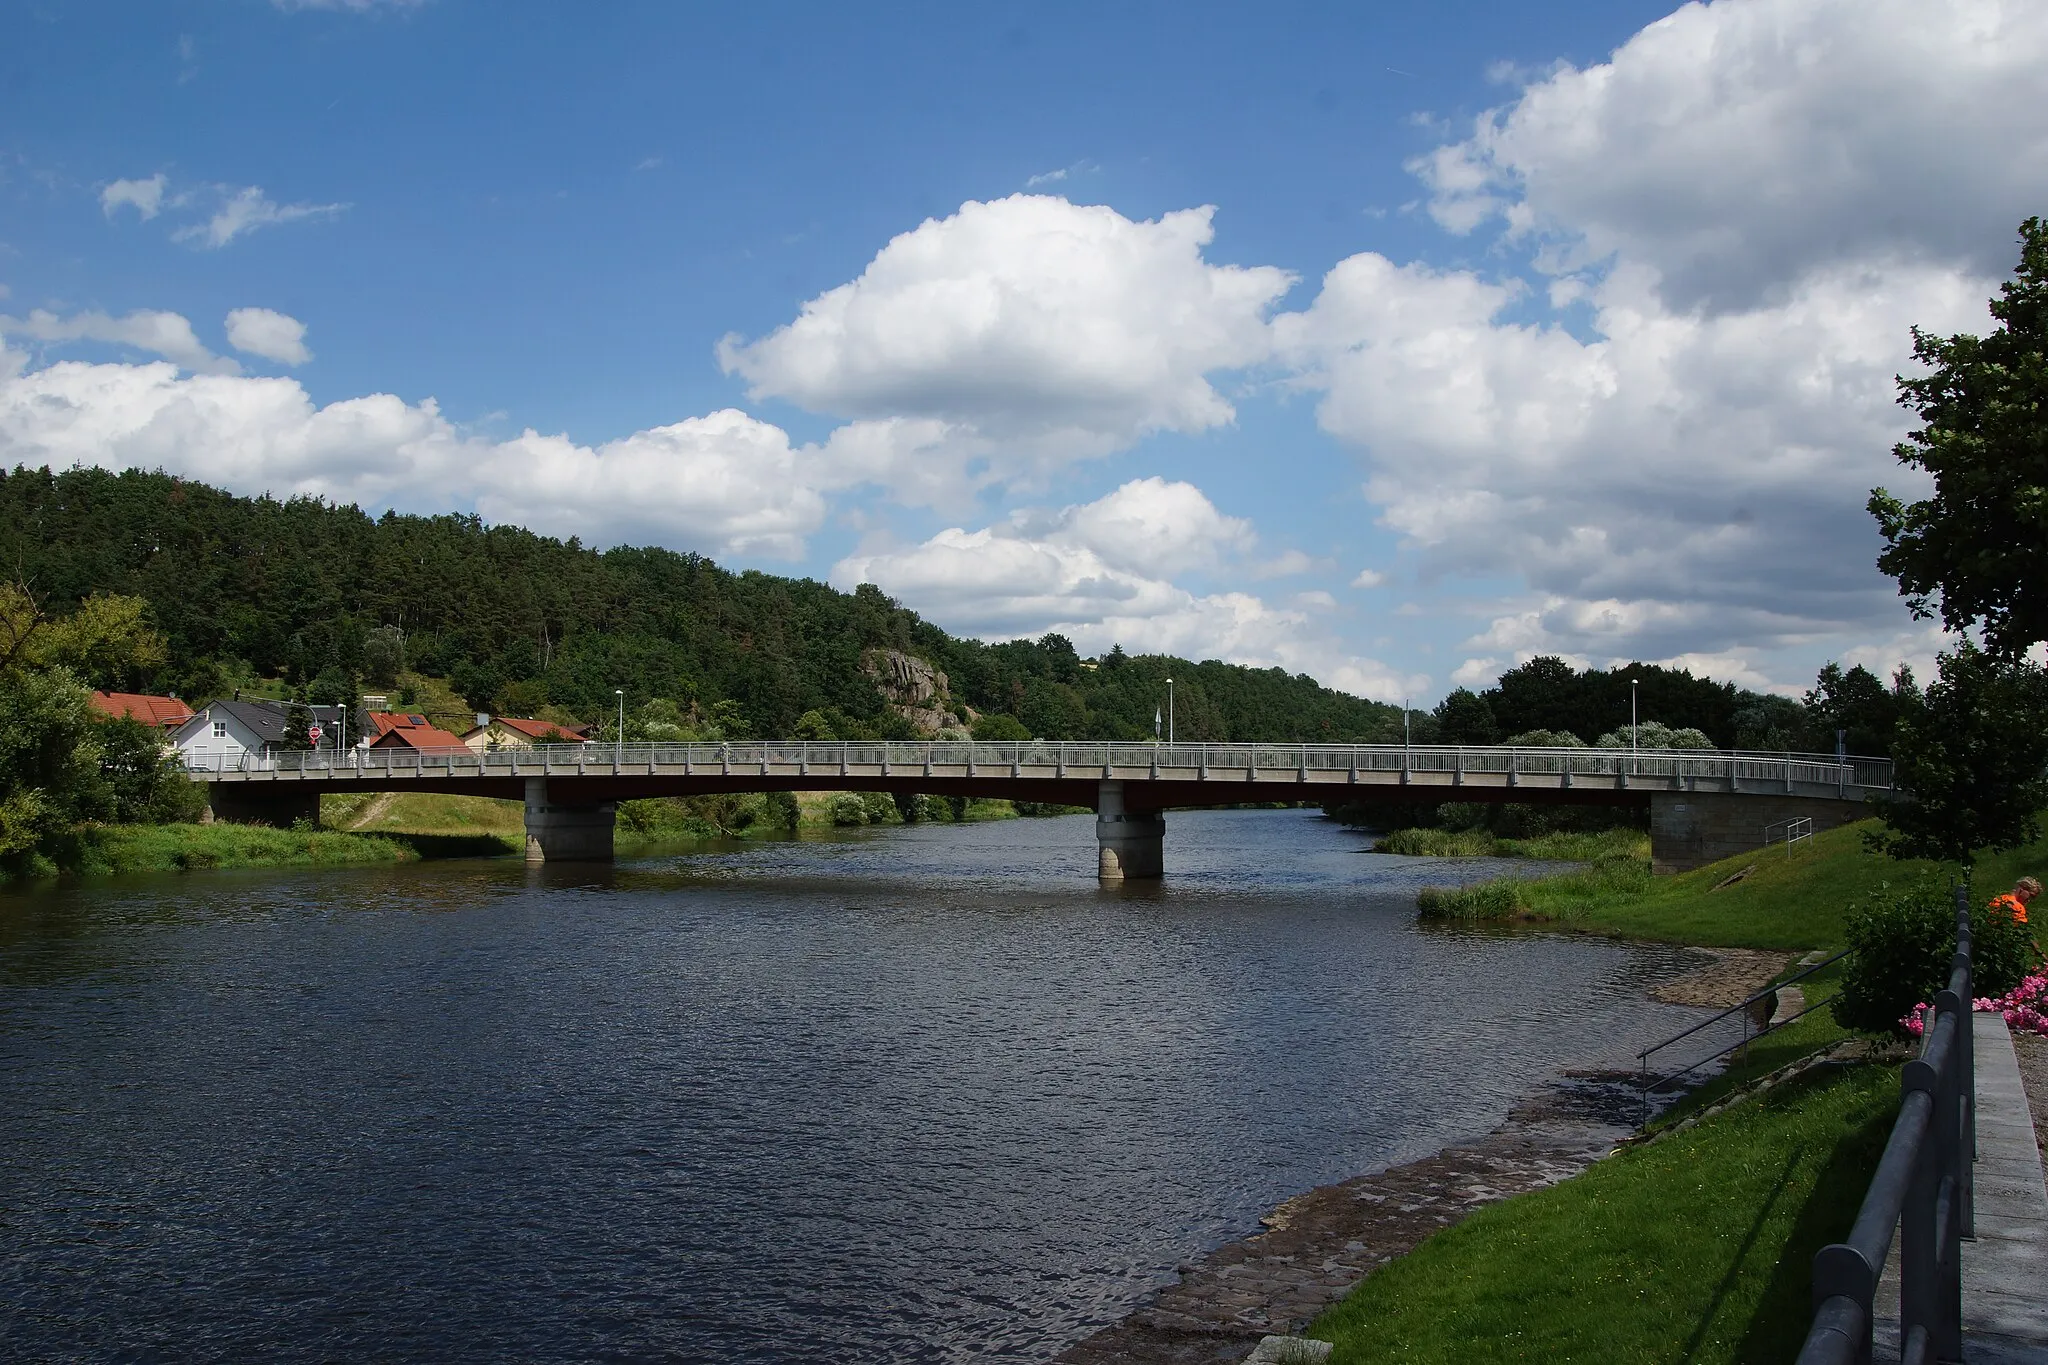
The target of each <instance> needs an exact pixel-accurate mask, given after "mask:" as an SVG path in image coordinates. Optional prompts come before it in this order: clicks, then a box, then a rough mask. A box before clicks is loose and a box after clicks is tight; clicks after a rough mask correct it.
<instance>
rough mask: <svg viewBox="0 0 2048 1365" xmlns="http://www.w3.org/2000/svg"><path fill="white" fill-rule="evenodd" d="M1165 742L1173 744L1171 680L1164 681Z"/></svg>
mask: <svg viewBox="0 0 2048 1365" xmlns="http://www.w3.org/2000/svg"><path fill="white" fill-rule="evenodd" d="M1166 742H1167V743H1168V744H1171V743H1173V679H1171V678H1168V679H1167V680H1166Z"/></svg>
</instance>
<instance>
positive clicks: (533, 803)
mask: <svg viewBox="0 0 2048 1365" xmlns="http://www.w3.org/2000/svg"><path fill="white" fill-rule="evenodd" d="M617 813H618V807H617V806H616V805H614V804H613V803H611V802H609V801H607V802H603V803H601V804H598V805H591V806H558V805H555V804H553V803H552V802H550V801H549V800H548V780H547V779H546V778H545V777H529V778H527V779H526V861H528V862H529V863H608V862H610V861H611V860H612V837H613V830H614V828H615V826H616V824H617V821H616V819H615V817H616V815H617Z"/></svg>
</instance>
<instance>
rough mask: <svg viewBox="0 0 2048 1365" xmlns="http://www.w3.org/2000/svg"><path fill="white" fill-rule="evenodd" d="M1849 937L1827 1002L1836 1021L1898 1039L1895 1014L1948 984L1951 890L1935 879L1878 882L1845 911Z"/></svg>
mask: <svg viewBox="0 0 2048 1365" xmlns="http://www.w3.org/2000/svg"><path fill="white" fill-rule="evenodd" d="M1847 936H1848V940H1849V969H1848V971H1847V972H1845V973H1844V974H1843V977H1842V989H1841V990H1840V991H1839V992H1837V993H1836V995H1835V998H1834V1000H1833V1002H1832V1003H1831V1004H1830V1005H1829V1009H1830V1010H1831V1011H1832V1012H1833V1013H1834V1016H1835V1022H1836V1023H1838V1024H1840V1025H1841V1026H1842V1027H1843V1028H1846V1029H1854V1030H1855V1031H1856V1032H1858V1033H1875V1034H1883V1035H1891V1036H1894V1037H1901V1038H1903V1037H1904V1036H1905V1030H1904V1028H1903V1027H1902V1026H1901V1025H1900V1023H1899V1021H1900V1020H1901V1019H1903V1018H1905V1017H1906V1014H1907V1012H1908V1011H1909V1010H1911V1009H1912V1008H1913V1007H1914V1006H1916V1005H1920V1004H1924V1003H1925V1002H1927V1001H1930V1000H1932V999H1934V996H1935V994H1936V992H1938V991H1941V990H1944V989H1946V988H1947V986H1948V976H1949V962H1950V960H1951V959H1952V958H1953V957H1954V956H1955V951H1956V928H1955V897H1954V894H1953V893H1952V892H1950V891H1948V890H1947V889H1945V888H1942V887H1938V886H1934V885H1922V886H1917V887H1914V888H1912V889H1910V890H1906V891H1894V890H1892V889H1891V888H1889V887H1882V886H1881V887H1879V888H1878V889H1877V890H1875V891H1873V892H1871V893H1870V898H1869V900H1868V901H1866V902H1865V904H1864V908H1863V910H1862V911H1861V912H1860V913H1858V914H1856V915H1854V916H1852V917H1851V918H1850V920H1849V928H1848V935H1847ZM1973 940H1974V935H1973Z"/></svg>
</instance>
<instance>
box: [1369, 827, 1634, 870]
mask: <svg viewBox="0 0 2048 1365" xmlns="http://www.w3.org/2000/svg"><path fill="white" fill-rule="evenodd" d="M1373 851H1374V852H1375V853H1399V854H1405V855H1407V856H1409V857H1414V858H1532V859H1540V860H1543V861H1547V862H1559V863H1590V862H1592V861H1594V860H1595V859H1597V858H1609V857H1614V856H1616V855H1619V854H1629V855H1632V856H1636V857H1641V858H1644V859H1648V858H1649V856H1650V836H1649V835H1648V834H1645V833H1644V832H1643V831H1642V830H1639V829H1603V830H1598V831H1595V832H1592V833H1579V832H1569V831H1558V832H1555V833H1551V834H1539V835H1535V836H1533V837H1530V838H1526V839H1503V838H1501V837H1500V836H1498V835H1496V834H1494V833H1493V832H1492V831H1490V830H1484V829H1397V830H1395V831H1394V832H1393V833H1391V834H1387V835H1382V836H1381V837H1380V839H1379V841H1378V842H1377V843H1375V844H1374V845H1373Z"/></svg>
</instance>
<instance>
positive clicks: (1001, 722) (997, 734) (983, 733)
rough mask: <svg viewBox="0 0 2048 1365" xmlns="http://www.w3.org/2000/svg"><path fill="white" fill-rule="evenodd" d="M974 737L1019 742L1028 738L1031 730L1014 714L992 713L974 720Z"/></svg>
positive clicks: (1002, 741)
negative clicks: (992, 714)
mask: <svg viewBox="0 0 2048 1365" xmlns="http://www.w3.org/2000/svg"><path fill="white" fill-rule="evenodd" d="M974 737H975V738H976V739H978V740H982V741H994V742H997V743H1009V742H1021V741H1023V740H1027V739H1030V738H1031V732H1030V731H1029V730H1027V729H1025V728H1024V722H1023V721H1021V720H1018V719H1017V718H1016V717H1015V716H1006V715H994V716H983V717H982V718H981V719H979V720H977V721H975V722H974Z"/></svg>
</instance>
